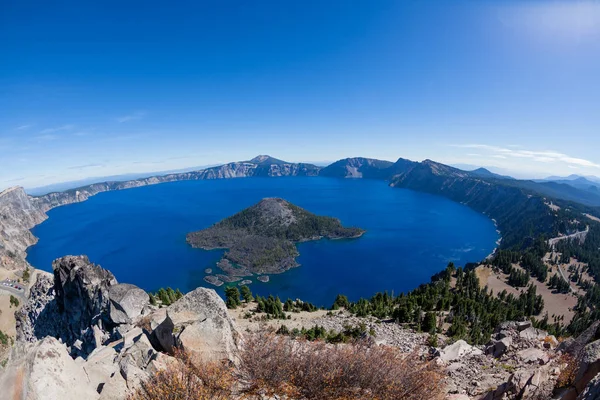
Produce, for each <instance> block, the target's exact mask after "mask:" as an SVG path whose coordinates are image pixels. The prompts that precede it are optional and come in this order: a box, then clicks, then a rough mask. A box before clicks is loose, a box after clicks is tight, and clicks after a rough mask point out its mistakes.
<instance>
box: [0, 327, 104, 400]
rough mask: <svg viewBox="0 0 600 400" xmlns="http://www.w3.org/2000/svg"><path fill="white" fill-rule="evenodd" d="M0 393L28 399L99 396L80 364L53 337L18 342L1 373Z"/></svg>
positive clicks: (74, 399)
mask: <svg viewBox="0 0 600 400" xmlns="http://www.w3.org/2000/svg"><path fill="white" fill-rule="evenodd" d="M0 393H2V396H3V398H10V399H21V398H26V399H28V400H43V399H61V400H80V399H90V400H94V399H97V398H98V397H99V394H98V392H97V391H96V390H95V388H94V387H93V386H92V384H91V382H90V379H89V377H88V375H87V374H86V372H85V370H84V369H83V366H82V365H79V364H78V363H77V362H76V361H75V360H73V359H72V358H71V356H69V354H68V353H67V350H66V348H65V346H64V345H62V344H60V343H59V342H58V340H56V339H54V338H45V339H43V340H41V341H39V342H37V343H35V344H29V343H27V344H25V343H22V344H20V345H18V349H15V354H14V355H13V359H12V360H11V363H10V364H8V365H7V367H6V369H5V370H4V371H3V373H2V374H1V375H0ZM23 395H25V396H26V397H22V396H23Z"/></svg>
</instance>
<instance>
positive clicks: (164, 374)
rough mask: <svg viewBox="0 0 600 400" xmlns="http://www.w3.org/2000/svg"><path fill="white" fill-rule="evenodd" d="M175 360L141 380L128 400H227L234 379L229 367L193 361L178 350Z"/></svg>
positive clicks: (222, 364) (229, 397) (229, 396)
mask: <svg viewBox="0 0 600 400" xmlns="http://www.w3.org/2000/svg"><path fill="white" fill-rule="evenodd" d="M175 357H176V358H177V359H178V361H177V362H175V363H173V364H170V365H169V366H168V367H167V369H166V370H161V371H158V372H157V373H156V374H155V375H153V376H152V377H151V378H150V379H149V380H147V381H145V382H143V383H142V385H141V387H140V388H139V389H137V390H136V391H135V392H134V393H133V394H132V395H131V396H129V400H228V399H231V398H232V396H231V388H232V387H233V385H234V383H235V377H234V374H233V368H231V367H229V366H228V365H226V364H224V363H214V362H213V363H205V364H203V365H200V366H198V365H196V364H194V363H192V362H191V360H190V357H189V356H188V355H187V354H185V353H184V352H181V351H176V352H175Z"/></svg>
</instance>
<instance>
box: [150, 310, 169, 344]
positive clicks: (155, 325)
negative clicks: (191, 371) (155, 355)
mask: <svg viewBox="0 0 600 400" xmlns="http://www.w3.org/2000/svg"><path fill="white" fill-rule="evenodd" d="M151 327H152V335H151V337H150V338H151V340H152V342H153V343H154V344H155V346H154V347H156V348H158V349H159V350H162V351H166V352H167V353H171V352H173V348H174V347H175V336H173V330H174V329H175V324H174V323H173V320H172V319H171V318H170V317H169V315H168V314H167V312H166V310H164V312H163V310H160V311H159V312H157V313H156V314H155V317H154V318H153V319H152V321H151Z"/></svg>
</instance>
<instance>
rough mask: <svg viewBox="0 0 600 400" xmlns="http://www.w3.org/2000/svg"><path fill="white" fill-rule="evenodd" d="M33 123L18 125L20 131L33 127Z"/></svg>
mask: <svg viewBox="0 0 600 400" xmlns="http://www.w3.org/2000/svg"><path fill="white" fill-rule="evenodd" d="M32 126H33V125H21V126H18V127H17V130H18V131H24V130H25V129H29V128H31V127H32Z"/></svg>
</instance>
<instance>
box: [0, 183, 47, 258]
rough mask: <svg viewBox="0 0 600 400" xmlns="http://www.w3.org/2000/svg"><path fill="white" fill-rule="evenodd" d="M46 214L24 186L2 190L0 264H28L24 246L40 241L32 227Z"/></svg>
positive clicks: (0, 205) (0, 202) (43, 218)
mask: <svg viewBox="0 0 600 400" xmlns="http://www.w3.org/2000/svg"><path fill="white" fill-rule="evenodd" d="M46 218H47V216H46V214H45V213H44V212H43V211H41V210H39V209H38V208H37V207H36V206H35V205H34V204H32V202H31V201H30V198H29V197H28V196H27V194H26V193H25V191H24V190H23V188H20V187H15V188H10V189H7V190H5V191H3V192H2V193H0V266H2V267H4V268H8V269H19V268H24V267H25V266H26V265H28V264H27V262H26V261H25V257H26V253H25V250H26V249H27V247H29V246H31V245H33V244H35V243H36V242H37V239H36V237H35V236H33V234H32V233H31V232H30V231H29V230H30V229H31V228H33V227H34V226H36V225H37V224H39V223H41V222H42V221H44V220H45V219H46Z"/></svg>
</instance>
